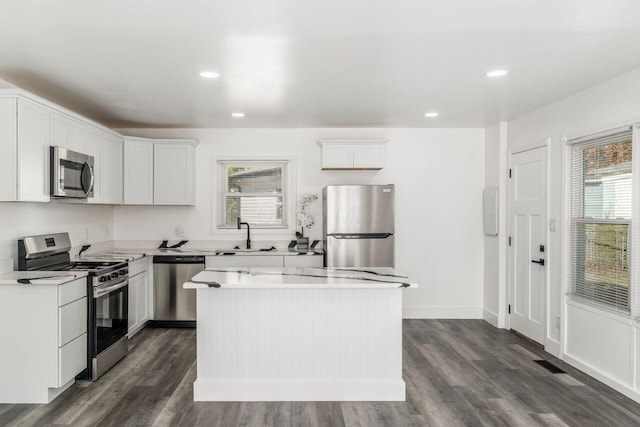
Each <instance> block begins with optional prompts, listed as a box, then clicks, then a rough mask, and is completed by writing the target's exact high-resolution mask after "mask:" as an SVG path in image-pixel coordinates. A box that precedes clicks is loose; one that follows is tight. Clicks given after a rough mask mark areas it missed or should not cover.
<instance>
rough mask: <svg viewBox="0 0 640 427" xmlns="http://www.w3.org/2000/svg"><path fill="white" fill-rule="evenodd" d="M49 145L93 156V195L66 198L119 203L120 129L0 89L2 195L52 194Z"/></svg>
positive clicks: (31, 197)
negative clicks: (105, 126) (86, 197)
mask: <svg viewBox="0 0 640 427" xmlns="http://www.w3.org/2000/svg"><path fill="white" fill-rule="evenodd" d="M50 146H60V147H63V148H66V149H68V150H72V151H77V152H81V153H85V154H89V155H92V156H94V160H95V165H94V174H95V177H96V181H95V186H94V197H93V198H90V199H89V200H87V201H85V200H66V202H67V203H73V202H75V203H85V202H87V203H109V204H121V203H122V199H123V196H122V192H123V189H122V186H123V185H122V181H123V176H122V175H123V165H122V162H123V159H122V138H121V137H120V136H119V135H117V134H116V133H114V132H112V131H110V130H108V129H106V128H104V127H102V126H100V125H99V124H97V123H94V122H91V121H90V120H87V119H85V118H83V117H82V116H78V115H76V114H75V113H73V112H71V111H69V110H65V109H64V108H62V107H60V106H57V105H55V104H53V103H50V102H49V101H47V100H45V99H42V98H39V97H37V96H35V95H32V94H29V93H28V92H25V91H22V90H18V89H0V182H2V186H0V201H31V202H48V201H49V200H50V198H49V192H50V188H49V167H50V166H49V147H50ZM151 155H152V151H151ZM151 161H152V159H151ZM150 172H151V173H152V170H150ZM152 197H153V196H151V198H152Z"/></svg>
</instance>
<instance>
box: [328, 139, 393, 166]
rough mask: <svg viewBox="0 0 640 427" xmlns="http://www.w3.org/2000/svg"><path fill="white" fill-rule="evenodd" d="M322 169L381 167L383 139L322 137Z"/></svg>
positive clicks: (382, 161)
mask: <svg viewBox="0 0 640 427" xmlns="http://www.w3.org/2000/svg"><path fill="white" fill-rule="evenodd" d="M318 142H319V144H320V146H321V147H322V169H325V170H341V169H382V168H384V154H385V151H384V150H385V144H386V141H385V140H381V139H322V140H320V141H318Z"/></svg>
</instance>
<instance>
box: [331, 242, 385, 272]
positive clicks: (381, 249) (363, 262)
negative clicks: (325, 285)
mask: <svg viewBox="0 0 640 427" xmlns="http://www.w3.org/2000/svg"><path fill="white" fill-rule="evenodd" d="M393 248H394V239H393V236H387V237H380V238H365V237H358V238H354V237H351V236H337V237H336V236H327V243H326V249H325V267H395V260H394V255H393Z"/></svg>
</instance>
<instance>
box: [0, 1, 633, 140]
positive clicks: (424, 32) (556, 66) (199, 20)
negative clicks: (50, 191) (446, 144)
mask: <svg viewBox="0 0 640 427" xmlns="http://www.w3.org/2000/svg"><path fill="white" fill-rule="evenodd" d="M638 16H640V1H637V0H606V1H605V0H482V1H480V0H396V1H390V0H320V1H305V0H227V1H222V0H183V1H176V0H135V1H132V0H111V1H87V0H56V1H51V0H39V1H27V0H1V1H0V78H2V79H5V80H7V81H9V82H12V83H13V84H16V85H18V86H20V87H23V88H24V89H27V90H30V91H32V92H34V93H36V94H38V95H41V96H43V97H45V98H48V99H50V100H52V101H54V102H57V103H59V104H62V105H64V106H66V107H68V108H70V109H72V110H75V111H78V112H79V113H81V114H84V115H87V116H89V117H91V118H94V119H96V120H98V121H100V122H103V123H105V124H107V125H111V126H117V127H324V126H331V127H333V126H338V127H339V126H385V127H386V126H391V127H396V126H401V127H483V126H484V125H485V124H489V123H492V122H495V121H497V120H507V119H510V118H513V117H515V116H517V115H519V114H522V113H524V112H527V111H530V110H532V109H535V108H537V107H540V106H542V105H545V104H548V103H550V102H553V101H555V100H557V99H560V98H562V97H565V96H567V95H570V94H572V93H575V92H577V91H580V90H582V89H584V88H586V87H589V86H591V85H594V84H596V83H599V82H601V81H604V80H607V79H609V78H612V77H615V76H617V75H620V74H623V73H625V72H627V71H629V70H632V69H634V68H638V67H640V25H639V24H638V22H639V21H638ZM494 68H507V69H508V70H509V71H510V73H509V75H508V76H507V77H506V78H503V79H499V80H497V79H496V80H491V79H488V78H487V77H485V72H486V71H488V70H491V69H494ZM202 70H213V71H216V72H219V73H220V78H219V79H217V80H204V79H202V78H201V77H200V76H199V75H198V74H199V72H200V71H202ZM431 110H436V111H438V112H440V116H439V117H438V118H436V119H426V118H425V117H424V113H425V112H427V111H431ZM234 111H242V112H244V113H246V117H245V118H243V119H234V118H231V117H230V113H231V112H234Z"/></svg>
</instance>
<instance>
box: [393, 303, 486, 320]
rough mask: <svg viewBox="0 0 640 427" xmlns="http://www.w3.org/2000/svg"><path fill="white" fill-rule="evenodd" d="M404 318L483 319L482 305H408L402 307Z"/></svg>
mask: <svg viewBox="0 0 640 427" xmlns="http://www.w3.org/2000/svg"><path fill="white" fill-rule="evenodd" d="M402 318H403V319H482V318H483V317H482V307H464V306H458V307H456V306H444V307H443V306H440V307H438V306H408V307H403V308H402Z"/></svg>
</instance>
